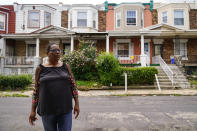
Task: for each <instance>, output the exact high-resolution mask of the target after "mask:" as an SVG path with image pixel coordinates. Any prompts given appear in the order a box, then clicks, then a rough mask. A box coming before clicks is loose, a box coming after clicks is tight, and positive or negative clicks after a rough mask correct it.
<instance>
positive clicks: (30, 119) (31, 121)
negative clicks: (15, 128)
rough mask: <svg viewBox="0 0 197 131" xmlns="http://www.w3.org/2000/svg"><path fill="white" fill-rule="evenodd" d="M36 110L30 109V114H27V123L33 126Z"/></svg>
mask: <svg viewBox="0 0 197 131" xmlns="http://www.w3.org/2000/svg"><path fill="white" fill-rule="evenodd" d="M36 120H37V118H36V112H33V111H31V113H30V116H29V123H30V125H32V126H34V125H35V124H34V121H36Z"/></svg>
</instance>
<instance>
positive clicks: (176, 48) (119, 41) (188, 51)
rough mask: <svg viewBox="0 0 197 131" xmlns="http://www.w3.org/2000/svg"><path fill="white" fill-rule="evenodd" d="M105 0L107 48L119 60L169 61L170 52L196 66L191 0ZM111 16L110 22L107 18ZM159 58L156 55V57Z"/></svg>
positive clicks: (156, 62)
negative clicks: (165, 1) (164, 0)
mask: <svg viewBox="0 0 197 131" xmlns="http://www.w3.org/2000/svg"><path fill="white" fill-rule="evenodd" d="M152 5H153V3H152V1H151V2H150V3H143V4H142V3H122V4H109V5H108V12H107V31H108V37H109V41H110V42H109V50H110V52H113V53H114V55H115V56H117V58H118V59H119V60H120V63H125V64H128V63H141V65H142V66H146V65H150V64H152V63H154V64H158V61H157V60H158V57H156V56H161V58H162V59H163V60H164V61H165V62H166V63H170V62H171V58H172V56H175V57H176V58H178V59H180V58H181V57H182V63H184V64H185V65H186V66H197V65H196V64H197V44H196V42H197V30H196V29H197V28H196V27H197V26H196V25H197V21H196V18H197V15H196V13H197V10H196V8H195V4H194V3H169V4H162V3H154V6H152ZM111 20H113V22H111ZM159 58H160V57H159Z"/></svg>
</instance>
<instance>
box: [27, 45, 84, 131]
mask: <svg viewBox="0 0 197 131" xmlns="http://www.w3.org/2000/svg"><path fill="white" fill-rule="evenodd" d="M60 53H61V51H60V49H59V46H58V45H56V44H50V45H48V46H47V55H48V62H47V63H45V64H43V65H41V64H40V65H39V66H38V67H37V69H36V73H35V90H34V93H33V97H32V109H31V113H30V116H29V122H30V124H31V125H34V121H35V120H37V118H36V108H37V113H38V114H39V115H40V116H41V117H42V122H43V126H44V130H45V131H71V127H72V97H74V100H75V105H74V114H75V119H76V118H77V117H78V115H79V112H80V109H79V101H78V92H77V88H76V84H75V80H74V79H73V77H72V73H71V69H70V67H69V65H68V64H65V63H63V62H61V61H60Z"/></svg>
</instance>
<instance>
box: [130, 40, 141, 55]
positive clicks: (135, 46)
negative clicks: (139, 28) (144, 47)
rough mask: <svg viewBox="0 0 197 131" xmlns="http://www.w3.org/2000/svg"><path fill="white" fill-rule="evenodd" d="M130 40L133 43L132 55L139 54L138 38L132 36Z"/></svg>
mask: <svg viewBox="0 0 197 131" xmlns="http://www.w3.org/2000/svg"><path fill="white" fill-rule="evenodd" d="M131 42H132V43H133V44H134V55H140V54H141V46H140V39H139V38H132V39H131Z"/></svg>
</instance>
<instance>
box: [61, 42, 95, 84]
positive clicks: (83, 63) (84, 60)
mask: <svg viewBox="0 0 197 131" xmlns="http://www.w3.org/2000/svg"><path fill="white" fill-rule="evenodd" d="M96 57H97V53H96V48H95V47H94V46H93V44H92V43H91V42H90V41H80V45H79V49H78V50H77V51H76V50H75V51H73V52H68V53H67V54H66V55H64V56H63V59H62V60H63V61H65V62H66V63H68V64H69V65H70V66H71V69H72V72H73V74H74V76H75V79H76V80H98V72H97V69H96V62H95V60H96Z"/></svg>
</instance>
